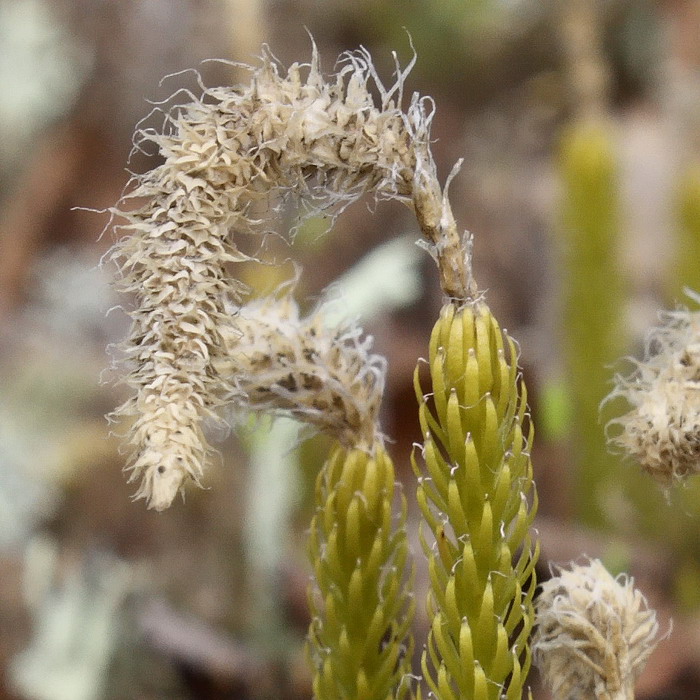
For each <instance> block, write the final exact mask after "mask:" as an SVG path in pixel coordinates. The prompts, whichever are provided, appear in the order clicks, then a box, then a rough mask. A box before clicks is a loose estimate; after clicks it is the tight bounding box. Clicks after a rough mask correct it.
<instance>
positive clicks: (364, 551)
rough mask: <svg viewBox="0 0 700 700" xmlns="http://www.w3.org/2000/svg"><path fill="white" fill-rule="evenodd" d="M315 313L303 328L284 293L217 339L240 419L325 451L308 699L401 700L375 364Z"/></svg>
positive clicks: (400, 569) (391, 511)
mask: <svg viewBox="0 0 700 700" xmlns="http://www.w3.org/2000/svg"><path fill="white" fill-rule="evenodd" d="M323 311H324V307H323V306H321V307H319V308H317V309H316V310H315V311H314V312H312V313H311V314H310V315H309V316H308V317H305V318H302V317H300V314H299V309H298V307H297V305H296V303H295V302H294V300H293V299H292V298H291V296H289V294H283V296H281V297H279V298H276V297H272V298H269V299H264V300H261V301H256V302H251V303H250V304H248V305H246V306H244V307H243V308H241V309H240V312H239V317H238V319H237V329H236V333H235V334H233V335H232V336H231V337H227V338H226V340H227V341H228V342H231V343H232V345H231V352H232V353H234V352H235V354H236V355H235V356H236V358H237V361H236V363H235V367H236V369H237V370H238V372H239V376H238V387H239V388H240V390H241V391H242V395H241V398H240V399H239V401H240V402H241V403H242V405H243V406H244V407H245V408H247V409H249V410H255V411H258V412H264V413H272V414H287V415H291V416H294V417H295V418H297V419H298V420H301V421H304V422H306V423H309V424H311V425H313V426H315V427H317V428H319V429H321V430H323V431H324V432H326V433H328V434H330V435H331V436H332V437H333V438H335V441H336V444H335V446H334V447H333V449H332V451H331V455H330V457H329V458H328V461H327V462H326V464H325V465H324V466H323V468H322V469H321V471H320V472H319V474H318V478H317V482H316V492H315V513H314V516H313V519H312V522H311V528H310V538H309V558H310V561H311V565H312V568H313V573H314V581H315V583H314V585H313V586H312V587H311V589H310V591H309V604H310V608H311V613H312V622H311V626H310V629H309V643H308V651H309V658H310V661H311V666H312V668H313V672H314V677H313V688H314V696H315V697H316V698H319V700H335V699H336V698H357V699H358V700H359V699H360V698H377V699H387V700H388V699H390V698H401V697H404V696H406V694H407V693H408V692H409V691H410V690H411V685H410V662H411V654H412V650H413V638H412V636H411V633H410V626H411V622H412V619H413V610H414V603H413V599H412V596H411V594H410V590H409V589H410V586H409V585H408V581H407V569H408V545H407V540H406V528H405V525H406V500H405V498H404V497H403V495H402V494H400V492H399V489H398V487H397V486H396V483H395V473H394V465H393V462H392V460H391V458H390V456H389V454H388V453H387V452H386V450H385V449H384V446H383V439H382V435H381V433H380V431H379V427H378V407H379V402H380V400H381V396H382V390H383V387H384V371H385V363H384V361H383V359H382V358H380V357H379V356H377V355H372V354H370V352H369V350H370V343H371V339H370V338H364V339H363V338H362V336H361V330H360V329H359V328H358V327H356V326H355V325H354V324H352V323H349V322H346V323H345V324H344V325H341V326H339V327H335V328H333V327H329V324H328V323H326V322H325V320H324V314H323ZM220 370H221V371H222V372H223V371H224V370H223V368H220ZM397 501H398V502H399V503H400V508H399V511H398V514H397V513H395V504H396V502H397Z"/></svg>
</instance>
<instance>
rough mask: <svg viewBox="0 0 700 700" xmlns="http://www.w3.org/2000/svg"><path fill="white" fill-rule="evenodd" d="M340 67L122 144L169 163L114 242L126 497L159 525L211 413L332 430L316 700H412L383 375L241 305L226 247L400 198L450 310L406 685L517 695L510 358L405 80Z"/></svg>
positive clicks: (407, 601)
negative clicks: (150, 146) (282, 222)
mask: <svg viewBox="0 0 700 700" xmlns="http://www.w3.org/2000/svg"><path fill="white" fill-rule="evenodd" d="M338 65H339V69H338V72H337V73H336V75H335V76H333V77H331V78H330V79H326V78H324V77H323V75H322V74H321V71H320V67H319V61H318V55H317V53H316V50H315V48H314V51H313V55H312V60H311V62H310V64H308V65H307V66H301V65H298V64H294V65H292V66H291V67H290V68H289V70H288V71H287V72H286V74H284V75H283V74H282V72H281V70H280V67H279V65H278V64H277V63H276V62H275V61H274V59H273V58H272V57H271V54H270V53H269V52H268V51H266V52H264V53H263V56H262V60H261V65H260V67H258V68H250V69H249V70H250V74H251V80H250V84H249V85H247V86H243V87H238V88H212V89H208V88H204V89H203V94H202V95H201V97H200V98H199V99H194V100H193V101H192V102H191V103H190V104H187V105H185V106H183V107H181V108H179V109H177V110H175V111H173V112H171V113H170V114H168V115H167V116H166V122H165V123H166V129H165V133H156V132H152V131H149V130H145V129H142V130H141V131H140V132H139V133H138V134H137V137H136V141H135V143H136V146H137V147H141V146H142V145H143V143H144V142H149V141H150V142H152V143H154V144H156V146H157V147H158V149H159V152H160V154H161V155H162V156H163V163H162V164H161V165H159V166H158V167H156V168H155V169H154V170H152V171H150V172H148V173H146V174H144V175H142V176H139V177H137V178H136V180H135V182H134V187H133V189H132V191H131V192H130V193H129V194H128V195H127V196H126V197H125V198H124V200H123V201H122V202H121V203H120V205H119V206H118V208H116V209H115V213H116V214H118V215H119V216H121V217H122V218H123V219H124V220H125V223H124V224H123V225H122V226H121V229H122V231H123V232H124V234H125V235H124V236H123V237H122V238H121V239H120V240H119V242H118V243H117V244H116V247H115V249H114V251H113V258H114V259H115V260H116V261H117V262H118V264H119V269H120V271H121V277H120V282H119V284H120V287H121V289H122V291H124V292H129V293H131V294H133V296H134V297H135V307H134V309H133V310H132V312H131V317H132V319H133V324H132V329H131V333H130V337H129V339H128V340H127V342H126V345H125V350H126V362H127V365H128V374H127V378H126V381H127V383H129V384H130V385H131V386H132V387H133V389H134V390H135V395H134V397H133V398H131V399H130V400H129V401H127V402H126V403H125V404H124V405H123V406H122V407H121V408H120V409H118V411H117V414H118V415H122V416H129V417H131V418H132V419H133V425H132V428H131V431H130V434H129V443H130V445H131V447H132V449H133V454H132V458H131V461H130V464H129V468H130V469H131V470H132V479H138V478H140V479H141V484H140V487H139V489H138V491H137V493H136V496H137V497H139V498H144V499H146V501H147V503H148V505H149V506H150V507H153V508H155V509H156V510H163V509H165V508H167V507H168V506H169V505H170V504H171V503H172V501H173V499H174V498H175V496H176V495H177V493H178V492H179V491H181V490H182V489H183V488H184V485H185V483H186V482H187V481H193V482H195V483H200V481H201V480H202V478H203V475H204V472H205V466H206V461H207V456H208V453H209V452H210V451H211V450H210V447H209V445H208V443H207V440H206V437H205V434H204V430H203V427H202V426H203V422H204V421H205V419H222V413H223V412H222V410H221V409H222V408H223V407H224V406H229V407H233V408H234V409H235V410H237V411H241V410H245V411H254V412H257V413H264V414H283V415H288V416H293V417H294V418H296V419H297V420H300V421H302V422H304V423H306V424H310V425H312V426H314V427H315V428H317V429H319V430H322V431H324V432H326V433H328V434H329V435H330V436H331V437H332V438H333V440H334V445H333V448H332V450H331V453H330V456H329V458H328V461H327V462H326V464H325V465H324V466H323V468H322V469H321V470H320V472H319V474H318V478H317V482H316V493H315V499H316V500H315V512H314V516H313V520H312V524H311V528H310V537H309V556H310V561H311V567H312V571H313V574H314V583H313V585H312V587H311V590H310V595H309V601H310V608H311V612H312V622H311V625H310V630H309V644H308V650H309V658H310V661H311V666H312V672H313V689H314V694H315V697H317V698H319V700H389V699H392V698H402V697H405V696H407V695H408V696H414V697H421V696H422V693H423V690H424V688H421V687H414V685H415V684H414V683H413V678H414V676H412V675H411V672H410V671H411V669H410V657H411V652H412V649H413V640H412V636H411V632H410V626H411V620H412V614H413V606H414V604H413V600H412V594H411V591H410V581H411V576H410V574H409V571H410V568H411V567H410V565H409V563H408V549H407V537H406V531H405V522H406V503H405V499H404V497H403V495H402V493H401V491H400V489H399V488H398V487H397V485H396V483H395V473H394V465H393V463H392V461H391V458H390V457H389V454H388V452H387V450H386V449H385V447H384V441H383V436H382V433H381V431H380V428H379V421H378V419H379V413H380V402H381V398H382V392H383V386H384V372H385V367H384V361H383V360H382V359H381V358H379V357H378V356H376V355H373V354H372V353H371V351H370V340H369V339H367V338H364V337H363V336H362V333H361V331H360V329H359V328H358V327H357V326H356V325H355V324H354V323H350V322H344V323H340V324H337V323H329V322H328V321H327V318H326V313H325V311H326V309H325V307H323V306H319V307H318V308H317V309H315V310H313V311H312V312H311V313H310V314H309V315H307V316H303V315H302V314H301V313H300V312H299V308H298V306H297V304H296V302H295V301H294V299H293V297H292V291H293V289H292V285H287V286H286V287H285V286H283V288H281V289H279V290H278V291H277V292H276V293H275V294H273V295H271V296H270V297H269V298H267V299H260V300H257V301H248V299H247V290H246V288H245V286H244V285H243V284H242V283H241V282H240V281H238V280H237V279H236V278H235V276H234V275H233V274H232V270H233V269H235V266H234V265H232V264H233V263H236V262H238V261H242V260H243V259H245V256H244V255H243V254H242V253H241V252H240V251H239V249H238V245H237V236H238V235H239V234H241V233H249V234H255V233H258V234H262V233H265V226H267V225H268V222H267V221H266V219H265V217H264V216H262V217H261V218H260V219H258V218H256V217H257V216H258V215H257V213H256V212H270V211H274V210H275V209H276V208H277V207H278V206H279V205H280V204H281V200H284V198H285V197H288V196H291V197H293V198H296V199H297V200H299V202H300V203H301V204H302V205H303V206H305V207H306V213H309V212H316V213H318V212H319V211H323V212H326V213H327V214H329V215H330V216H331V217H333V216H336V215H338V214H339V213H340V212H341V211H342V209H343V208H344V207H345V206H346V205H347V204H349V203H350V202H352V201H355V200H356V199H357V198H358V197H359V196H360V195H362V194H364V193H372V194H373V195H374V196H375V197H376V198H377V199H384V198H390V199H397V200H399V201H401V202H403V203H404V204H406V205H407V206H409V207H410V208H411V209H412V211H413V212H414V214H415V216H416V219H417V222H418V226H419V228H420V230H421V232H422V234H423V236H424V241H423V247H425V248H427V250H428V251H429V253H430V254H431V255H432V257H433V258H434V259H435V261H436V263H437V265H438V270H439V276H440V283H441V286H442V290H443V292H444V295H445V302H444V305H443V308H442V310H441V312H440V317H439V319H438V321H437V322H436V324H435V327H434V329H433V332H432V336H431V339H430V343H429V356H428V361H427V364H428V370H429V380H430V387H429V389H428V391H427V392H424V391H423V388H422V385H421V378H420V376H419V374H420V366H421V365H420V364H419V369H418V370H417V371H416V378H415V386H416V393H417V397H418V402H419V417H420V425H421V428H422V432H423V444H422V445H421V446H420V456H416V457H415V459H414V461H413V464H414V470H415V472H416V474H417V476H418V480H419V483H418V487H417V500H418V505H419V507H420V512H421V515H422V518H423V521H424V522H423V527H422V530H421V541H422V544H423V548H424V551H425V553H426V556H427V560H428V568H429V577H430V590H429V594H428V601H427V609H428V614H429V617H430V631H429V637H428V640H427V644H426V648H425V651H424V653H423V658H422V670H423V674H424V677H425V683H426V685H427V690H428V695H429V696H431V697H435V698H436V699H437V700H457V699H460V700H462V699H464V700H472V699H474V700H502V699H503V698H505V699H506V700H516V699H517V698H520V697H521V696H522V694H523V689H524V687H525V683H526V677H527V673H528V670H529V667H530V662H531V651H530V646H529V637H530V633H531V630H532V628H533V625H534V621H535V620H534V605H533V595H534V590H535V585H536V581H535V573H534V567H535V563H536V561H537V557H538V553H539V548H538V544H537V542H536V540H535V539H534V537H533V536H532V534H531V533H530V527H531V525H532V521H533V518H534V515H535V512H536V508H537V497H536V493H535V486H534V482H533V474H532V464H531V460H530V449H531V447H532V425H531V423H530V421H529V417H528V413H527V393H526V390H525V386H524V383H523V381H522V378H521V376H520V374H519V371H518V367H517V358H518V352H517V346H516V344H515V341H514V340H513V339H512V338H510V336H509V335H508V334H507V333H506V332H505V331H503V330H502V329H501V327H500V326H499V324H498V322H497V321H496V319H495V318H494V317H493V315H492V314H491V312H490V310H489V308H488V306H487V304H486V302H485V300H484V299H483V297H482V296H481V295H480V294H479V293H478V290H477V285H476V282H475V280H474V278H473V276H472V273H471V240H470V238H469V237H468V236H466V235H465V234H463V233H461V232H460V231H458V229H457V226H456V223H455V219H454V217H453V215H452V211H451V208H450V203H449V200H448V197H447V189H448V184H449V181H450V179H451V177H452V175H450V178H448V182H447V184H446V185H445V187H444V188H442V187H441V186H440V183H439V182H438V180H437V176H436V168H435V164H434V161H433V158H432V155H431V152H430V124H431V120H432V103H431V101H430V100H429V99H428V98H421V97H420V96H418V95H413V96H412V98H411V99H410V101H409V106H408V107H407V108H406V109H405V110H404V109H403V107H402V102H403V86H404V81H405V79H406V76H407V75H408V72H409V70H410V68H411V66H412V63H411V64H410V65H409V66H408V68H406V69H401V68H400V67H399V66H398V64H397V67H396V75H395V77H396V81H395V83H394V84H393V85H392V86H391V87H389V88H386V87H385V86H384V85H383V84H382V83H381V81H380V80H379V78H378V76H377V74H376V72H375V69H374V67H373V65H372V62H371V59H370V56H369V54H368V53H367V52H366V51H364V50H360V51H358V52H354V53H347V54H344V55H343V56H342V57H341V59H340V60H339V64H338ZM304 74H305V77H304ZM373 92H374V93H376V94H377V95H378V97H377V98H376V99H375V98H374V97H373V96H372V93H373ZM455 172H456V168H455V170H453V174H454V173H455ZM589 184H590V183H589ZM130 203H133V208H129V204H130ZM397 505H398V508H396V506H397ZM426 526H427V527H426ZM613 612H616V611H613ZM543 630H544V628H543ZM633 667H634V668H636V665H634V664H633Z"/></svg>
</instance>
